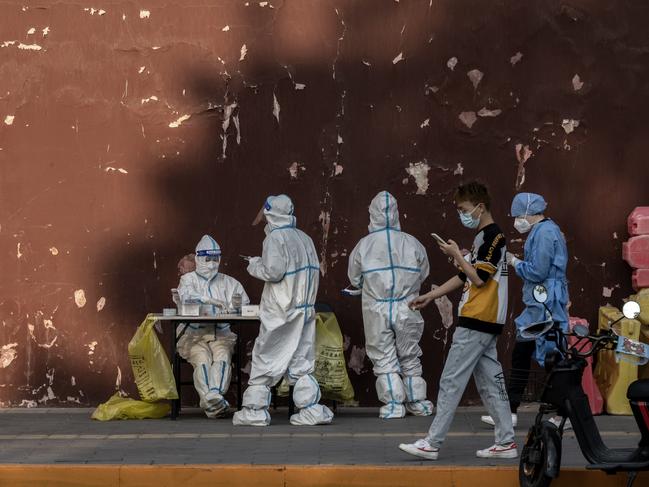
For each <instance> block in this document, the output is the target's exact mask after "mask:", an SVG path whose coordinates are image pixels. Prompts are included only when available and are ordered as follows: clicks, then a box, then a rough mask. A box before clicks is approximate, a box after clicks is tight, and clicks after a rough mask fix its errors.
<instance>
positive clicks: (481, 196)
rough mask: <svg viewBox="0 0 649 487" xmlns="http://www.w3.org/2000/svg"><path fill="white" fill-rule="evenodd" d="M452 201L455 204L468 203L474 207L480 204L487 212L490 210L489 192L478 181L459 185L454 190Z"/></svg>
mask: <svg viewBox="0 0 649 487" xmlns="http://www.w3.org/2000/svg"><path fill="white" fill-rule="evenodd" d="M454 199H455V202H456V203H462V202H463V201H468V202H470V203H473V204H474V205H478V204H480V203H482V204H483V205H484V206H485V208H486V209H487V211H489V210H491V196H489V190H488V189H487V187H486V186H485V185H484V184H482V183H480V182H478V181H471V182H469V183H466V184H460V185H459V186H458V187H457V189H456V190H455V196H454Z"/></svg>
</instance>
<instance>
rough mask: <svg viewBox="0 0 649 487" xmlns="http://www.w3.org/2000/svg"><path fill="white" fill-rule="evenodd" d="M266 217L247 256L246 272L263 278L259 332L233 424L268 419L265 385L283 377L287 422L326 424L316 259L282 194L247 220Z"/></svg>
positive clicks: (329, 414)
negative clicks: (289, 399)
mask: <svg viewBox="0 0 649 487" xmlns="http://www.w3.org/2000/svg"><path fill="white" fill-rule="evenodd" d="M262 217H265V219H266V222H267V224H266V228H265V229H264V231H265V232H266V238H265V239H264V244H263V251H262V256H261V257H252V258H250V261H249V265H248V272H249V273H250V275H251V276H253V277H256V278H257V279H260V280H262V281H264V282H265V283H266V284H265V285H264V291H263V293H262V295H261V303H260V309H259V318H260V320H261V326H260V328H259V336H258V337H257V339H256V340H255V346H254V348H253V350H252V368H251V370H250V379H249V380H248V388H247V389H246V392H245V393H244V394H243V408H242V409H241V410H240V411H237V412H236V413H234V417H233V418H232V423H233V424H234V425H250V426H268V425H269V424H270V414H269V413H268V407H269V405H270V396H271V393H270V388H271V387H272V386H274V385H275V384H277V383H278V382H279V381H280V380H281V379H282V377H284V376H286V378H287V380H288V383H289V384H290V385H294V389H293V402H294V403H295V406H296V407H297V408H298V410H299V411H298V413H297V414H294V415H292V416H291V424H294V425H315V424H326V423H331V420H332V419H333V413H332V412H331V410H330V409H329V408H327V407H326V406H323V405H322V404H318V402H319V401H320V386H319V385H318V382H317V381H316V380H315V378H314V377H313V375H311V374H312V373H313V370H314V368H315V309H314V304H315V300H316V296H317V294H318V284H319V279H320V275H319V272H320V264H319V261H318V256H317V253H316V249H315V246H314V245H313V241H312V240H311V238H310V237H309V236H308V235H306V234H305V233H304V232H302V231H301V230H298V229H297V228H296V220H295V217H294V216H293V203H292V202H291V199H290V198H289V197H288V196H286V195H279V196H269V197H268V199H267V200H266V202H265V203H264V207H263V209H262V211H260V213H259V215H258V216H257V219H255V222H254V223H253V225H254V224H256V223H259V221H261V220H262Z"/></svg>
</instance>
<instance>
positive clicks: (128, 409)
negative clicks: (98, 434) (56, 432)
mask: <svg viewBox="0 0 649 487" xmlns="http://www.w3.org/2000/svg"><path fill="white" fill-rule="evenodd" d="M170 411H171V406H170V405H169V403H168V402H160V403H150V402H144V401H136V400H135V399H130V398H128V397H121V396H120V395H119V393H116V394H115V395H113V396H112V397H111V398H110V399H109V400H108V401H106V402H105V403H103V404H100V405H99V406H97V409H95V411H94V412H93V413H92V419H96V420H98V421H110V420H111V419H159V418H164V417H165V416H168V415H169V412H170Z"/></svg>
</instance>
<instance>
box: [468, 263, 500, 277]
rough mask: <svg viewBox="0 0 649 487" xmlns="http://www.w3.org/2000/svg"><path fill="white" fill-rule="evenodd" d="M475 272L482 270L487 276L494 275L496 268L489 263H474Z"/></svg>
mask: <svg viewBox="0 0 649 487" xmlns="http://www.w3.org/2000/svg"><path fill="white" fill-rule="evenodd" d="M474 267H475V268H476V270H482V271H485V272H488V273H489V274H495V273H496V271H497V270H498V268H497V267H496V266H495V265H493V264H492V263H490V262H476V263H475V264H474Z"/></svg>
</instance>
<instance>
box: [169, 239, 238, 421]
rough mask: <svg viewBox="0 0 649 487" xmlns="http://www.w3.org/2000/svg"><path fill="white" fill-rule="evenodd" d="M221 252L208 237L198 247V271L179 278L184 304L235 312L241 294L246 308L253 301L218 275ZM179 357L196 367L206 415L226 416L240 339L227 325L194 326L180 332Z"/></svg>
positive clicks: (231, 281) (196, 382)
mask: <svg viewBox="0 0 649 487" xmlns="http://www.w3.org/2000/svg"><path fill="white" fill-rule="evenodd" d="M220 258H221V248H220V247H219V245H218V244H217V243H216V241H215V240H214V239H213V238H212V237H210V236H209V235H205V236H203V238H202V239H201V241H200V242H199V243H198V245H197V246H196V270H195V271H194V272H188V273H187V274H184V275H183V276H182V277H181V278H180V284H178V295H179V297H180V300H181V301H182V302H186V301H188V300H196V301H200V302H201V303H203V304H208V305H212V306H213V311H214V312H217V305H222V306H225V307H226V308H232V297H233V296H234V294H237V293H238V294H241V301H242V303H243V304H249V303H250V299H248V295H247V294H246V292H245V291H244V289H243V286H242V285H241V283H240V282H239V281H237V280H236V279H234V278H232V277H230V276H227V275H225V274H221V273H219V272H218V268H219V262H220ZM178 333H179V334H181V333H182V336H181V337H180V338H179V340H178V345H177V346H178V353H179V354H180V356H181V357H183V358H184V359H185V360H187V361H188V362H189V363H191V364H192V366H193V367H194V387H195V388H196V391H197V392H198V395H199V397H200V406H201V408H203V410H204V411H205V414H206V415H207V416H208V417H210V418H214V417H217V416H221V415H224V414H225V413H227V411H228V408H229V404H228V402H227V401H226V400H225V398H224V396H225V393H226V392H227V390H228V387H229V386H230V379H231V377H232V353H233V351H234V346H235V344H236V341H237V336H236V335H235V334H234V333H232V331H230V325H229V324H227V323H219V324H216V325H215V324H201V323H191V324H189V325H187V327H186V329H182V328H181V329H179V330H178Z"/></svg>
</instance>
